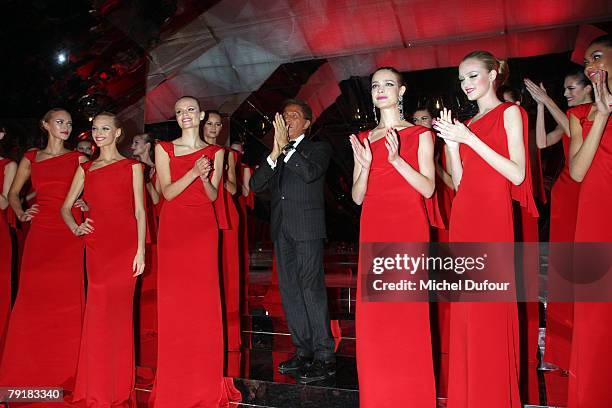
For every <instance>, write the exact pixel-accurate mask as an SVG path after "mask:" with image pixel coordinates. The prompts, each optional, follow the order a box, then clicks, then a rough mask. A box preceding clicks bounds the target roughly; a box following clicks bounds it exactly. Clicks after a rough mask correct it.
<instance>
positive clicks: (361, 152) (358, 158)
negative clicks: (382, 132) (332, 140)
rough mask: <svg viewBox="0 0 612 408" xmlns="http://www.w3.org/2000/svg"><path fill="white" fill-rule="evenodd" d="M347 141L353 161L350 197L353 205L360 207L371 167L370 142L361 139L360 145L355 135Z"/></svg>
mask: <svg viewBox="0 0 612 408" xmlns="http://www.w3.org/2000/svg"><path fill="white" fill-rule="evenodd" d="M349 141H350V142H351V148H352V149H353V161H354V162H355V165H354V167H353V187H352V189H351V196H352V198H353V201H354V202H355V204H357V205H361V204H362V203H363V199H364V198H365V193H366V191H367V189H368V178H369V176H370V166H371V165H372V149H371V148H370V140H369V139H368V138H367V137H366V138H364V139H363V144H361V142H360V141H359V139H357V136H355V135H351V136H350V137H349Z"/></svg>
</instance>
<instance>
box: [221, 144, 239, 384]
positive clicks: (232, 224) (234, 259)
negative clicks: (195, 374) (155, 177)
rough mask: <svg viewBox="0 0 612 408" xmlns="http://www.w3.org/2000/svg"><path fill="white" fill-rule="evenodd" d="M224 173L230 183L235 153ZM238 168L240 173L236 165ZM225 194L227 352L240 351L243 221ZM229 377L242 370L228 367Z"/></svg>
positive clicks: (223, 254)
mask: <svg viewBox="0 0 612 408" xmlns="http://www.w3.org/2000/svg"><path fill="white" fill-rule="evenodd" d="M225 152H226V160H225V167H226V169H225V171H224V178H225V179H227V163H229V161H228V160H227V155H230V154H233V155H234V159H235V160H237V156H238V155H237V154H236V152H235V151H233V150H232V149H228V148H226V149H225ZM236 167H237V168H238V170H239V169H240V167H239V165H238V164H237V165H236ZM219 192H220V193H221V192H222V193H223V197H222V199H223V200H224V204H225V210H226V211H225V213H226V216H227V222H226V228H222V229H221V230H220V231H221V243H220V244H221V254H220V255H221V275H222V276H223V297H222V307H223V314H224V319H223V320H224V334H225V340H226V343H225V348H226V350H228V351H240V241H239V238H240V237H239V233H240V218H239V214H238V208H237V207H236V203H235V201H234V197H233V196H232V194H230V192H229V191H227V190H226V189H225V188H222V190H220V191H219ZM228 369H229V371H232V373H228V375H229V376H236V377H237V376H239V372H240V366H239V364H238V367H237V370H238V371H236V367H228Z"/></svg>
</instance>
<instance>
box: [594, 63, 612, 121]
mask: <svg viewBox="0 0 612 408" xmlns="http://www.w3.org/2000/svg"><path fill="white" fill-rule="evenodd" d="M597 72H598V73H597V75H595V78H594V81H593V92H594V93H595V104H596V105H597V112H598V113H601V114H602V115H610V113H611V112H612V94H611V93H610V89H608V72H607V71H605V70H603V69H600V70H598V71H597Z"/></svg>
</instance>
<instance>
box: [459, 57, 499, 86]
mask: <svg viewBox="0 0 612 408" xmlns="http://www.w3.org/2000/svg"><path fill="white" fill-rule="evenodd" d="M468 59H477V60H478V61H480V62H482V63H483V64H484V66H485V67H486V68H487V70H489V72H491V71H495V72H497V77H496V78H495V89H497V88H499V87H500V86H502V85H503V84H505V83H506V81H507V80H508V76H509V75H510V70H509V69H508V63H507V62H506V61H503V60H498V59H497V58H495V57H494V56H493V54H491V53H490V52H489V51H472V52H470V53H469V54H468V55H466V56H465V57H463V59H462V60H461V62H463V61H465V60H468Z"/></svg>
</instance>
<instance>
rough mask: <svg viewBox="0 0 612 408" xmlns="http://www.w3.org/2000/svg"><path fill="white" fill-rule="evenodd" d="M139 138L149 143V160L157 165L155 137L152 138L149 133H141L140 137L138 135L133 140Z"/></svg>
mask: <svg viewBox="0 0 612 408" xmlns="http://www.w3.org/2000/svg"><path fill="white" fill-rule="evenodd" d="M137 137H140V138H142V140H143V141H144V142H145V143H148V144H149V145H150V146H151V147H150V148H149V159H150V160H151V161H152V162H153V163H155V139H154V138H153V136H151V135H150V134H148V133H141V134H139V135H136V136H134V137H133V138H132V140H134V139H136V138H137Z"/></svg>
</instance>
